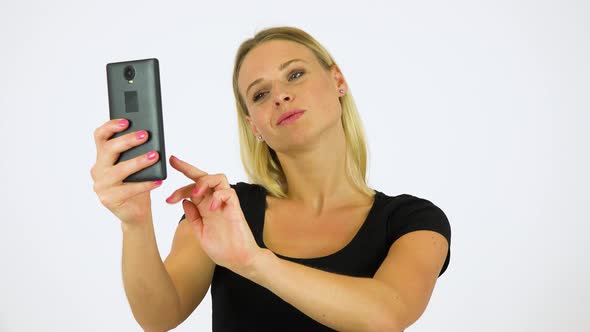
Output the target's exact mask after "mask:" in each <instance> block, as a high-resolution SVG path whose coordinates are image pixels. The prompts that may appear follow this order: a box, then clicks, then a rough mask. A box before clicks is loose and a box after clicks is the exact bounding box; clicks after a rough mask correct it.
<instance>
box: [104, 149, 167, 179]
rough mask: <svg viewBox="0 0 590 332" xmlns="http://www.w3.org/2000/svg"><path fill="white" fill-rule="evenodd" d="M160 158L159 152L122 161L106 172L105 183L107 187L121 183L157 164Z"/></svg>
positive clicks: (151, 152)
mask: <svg viewBox="0 0 590 332" xmlns="http://www.w3.org/2000/svg"><path fill="white" fill-rule="evenodd" d="M159 158H160V155H159V153H158V152H157V151H150V152H148V153H145V154H142V155H140V156H137V157H135V158H131V159H129V160H125V161H122V162H120V163H118V164H116V165H115V166H113V167H111V168H109V169H108V170H107V171H106V173H105V174H104V179H103V182H104V183H105V184H106V185H114V184H117V183H120V182H122V181H123V180H124V179H126V178H127V177H128V176H129V175H131V174H134V173H137V172H139V171H140V170H142V169H144V168H146V167H149V166H152V165H153V164H155V163H157V162H158V159H159Z"/></svg>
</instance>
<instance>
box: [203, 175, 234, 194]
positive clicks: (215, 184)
mask: <svg viewBox="0 0 590 332" xmlns="http://www.w3.org/2000/svg"><path fill="white" fill-rule="evenodd" d="M195 185H196V186H195V192H194V196H195V197H200V196H202V195H203V193H205V192H206V191H207V189H212V190H213V191H217V190H221V189H227V188H230V185H229V182H228V181H227V177H226V176H225V175H224V174H209V175H206V176H203V177H201V178H200V179H199V180H197V181H196V184H195Z"/></svg>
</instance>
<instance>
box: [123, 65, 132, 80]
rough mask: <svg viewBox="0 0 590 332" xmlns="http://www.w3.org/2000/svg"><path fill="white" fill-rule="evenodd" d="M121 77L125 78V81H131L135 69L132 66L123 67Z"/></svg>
mask: <svg viewBox="0 0 590 332" xmlns="http://www.w3.org/2000/svg"><path fill="white" fill-rule="evenodd" d="M123 76H125V79H126V80H128V81H132V80H133V79H134V78H135V68H133V67H132V66H127V67H125V69H124V70H123Z"/></svg>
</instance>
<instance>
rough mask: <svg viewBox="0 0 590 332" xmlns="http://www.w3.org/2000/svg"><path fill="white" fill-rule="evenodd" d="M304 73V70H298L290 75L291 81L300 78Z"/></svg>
mask: <svg viewBox="0 0 590 332" xmlns="http://www.w3.org/2000/svg"><path fill="white" fill-rule="evenodd" d="M303 74H304V72H303V70H298V71H296V72H293V73H292V74H291V75H289V81H291V80H293V79H296V78H299V77H301V76H302V75H303Z"/></svg>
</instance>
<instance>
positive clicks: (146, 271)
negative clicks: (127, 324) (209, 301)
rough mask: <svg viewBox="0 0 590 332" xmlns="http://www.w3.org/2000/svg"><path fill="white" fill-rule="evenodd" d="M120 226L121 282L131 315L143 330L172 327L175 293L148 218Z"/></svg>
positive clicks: (175, 320)
mask: <svg viewBox="0 0 590 332" xmlns="http://www.w3.org/2000/svg"><path fill="white" fill-rule="evenodd" d="M122 228H123V257H122V270H123V284H124V287H125V294H126V295H127V300H128V301H129V305H130V306H131V310H132V312H133V316H134V317H135V319H136V320H137V322H138V323H139V325H141V327H142V328H143V329H144V330H146V331H167V330H169V329H172V328H174V327H176V325H177V324H178V317H179V311H180V302H179V297H178V294H177V292H176V288H175V287H174V284H173V283H172V279H171V278H170V276H169V274H168V272H167V271H166V269H165V267H164V263H163V262H162V258H161V257H160V253H159V251H158V246H157V243H156V237H155V233H154V227H153V223H152V221H151V220H149V221H147V222H145V223H141V224H140V225H132V226H129V225H122Z"/></svg>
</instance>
